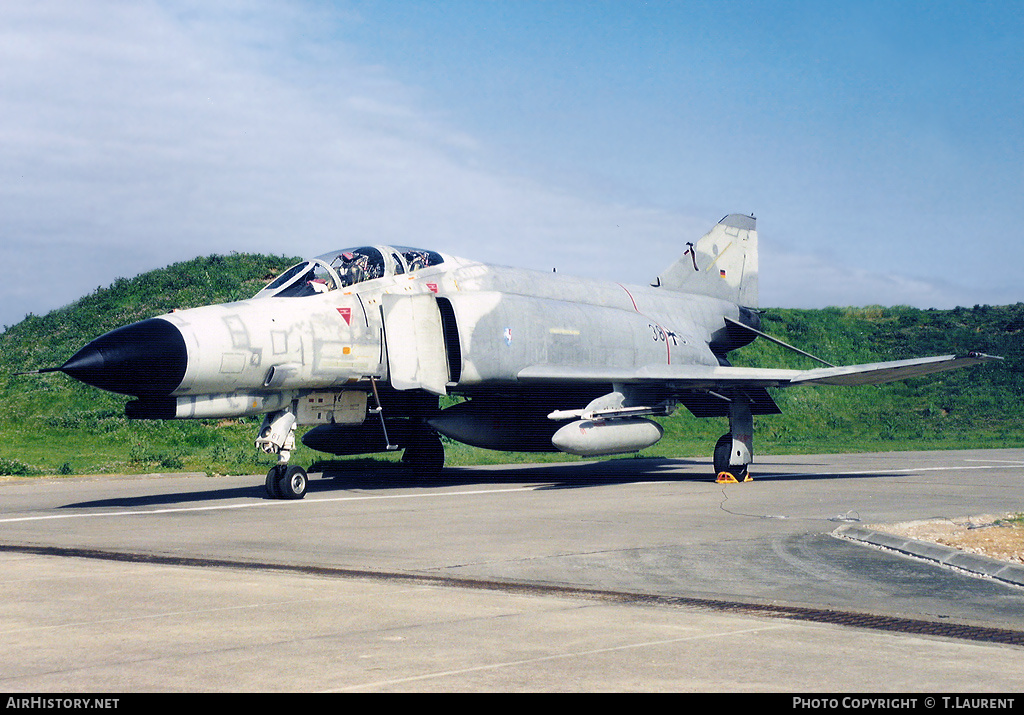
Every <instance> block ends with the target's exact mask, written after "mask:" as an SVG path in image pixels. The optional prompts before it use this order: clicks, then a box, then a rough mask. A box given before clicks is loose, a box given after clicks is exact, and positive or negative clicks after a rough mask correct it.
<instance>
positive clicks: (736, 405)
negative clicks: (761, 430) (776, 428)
mask: <svg viewBox="0 0 1024 715" xmlns="http://www.w3.org/2000/svg"><path fill="white" fill-rule="evenodd" d="M753 459H754V417H753V415H752V414H751V412H750V404H749V403H748V402H746V401H744V400H742V399H740V398H737V399H734V400H733V401H732V402H730V403H729V434H723V435H722V436H721V437H720V438H719V439H718V443H717V444H716V445H715V456H714V463H715V481H717V482H718V483H719V484H735V483H737V482H752V481H753V478H752V477H751V476H750V473H749V471H748V468H749V466H750V463H751V462H752V461H753Z"/></svg>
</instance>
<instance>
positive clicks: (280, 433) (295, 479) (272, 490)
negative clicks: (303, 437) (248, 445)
mask: <svg viewBox="0 0 1024 715" xmlns="http://www.w3.org/2000/svg"><path fill="white" fill-rule="evenodd" d="M256 447H258V448H259V449H261V450H263V451H264V452H266V453H267V454H276V455H277V464H275V465H274V466H273V467H271V469H270V471H269V472H267V480H266V482H265V486H266V489H267V496H269V497H270V498H271V499H301V498H302V497H304V496H306V489H307V488H308V487H309V477H308V476H307V474H306V470H305V469H303V468H302V467H300V466H298V465H296V464H291V465H289V464H288V459H289V457H291V453H292V450H293V449H294V448H295V414H294V413H293V412H292V411H291V410H281V411H279V412H273V413H271V414H268V415H267V416H266V417H264V418H263V424H262V425H261V426H260V432H259V436H258V437H257V438H256Z"/></svg>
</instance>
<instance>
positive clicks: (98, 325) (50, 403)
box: [0, 254, 1024, 474]
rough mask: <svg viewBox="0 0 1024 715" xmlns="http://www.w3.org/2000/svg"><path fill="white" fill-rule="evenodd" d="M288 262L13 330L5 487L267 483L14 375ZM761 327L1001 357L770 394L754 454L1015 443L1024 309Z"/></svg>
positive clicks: (142, 291)
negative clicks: (175, 475)
mask: <svg viewBox="0 0 1024 715" xmlns="http://www.w3.org/2000/svg"><path fill="white" fill-rule="evenodd" d="M296 260H297V259H294V258H286V257H270V256H259V255H246V254H236V255H230V256H210V257H206V258H197V259H195V260H192V261H188V262H185V263H179V264H175V265H173V266H170V267H168V268H164V269H160V270H157V271H152V272H149V273H146V274H143V275H141V276H138V277H136V278H133V279H130V280H129V279H118V280H117V281H115V282H114V284H113V285H111V286H109V287H107V288H99V289H97V290H96V291H95V292H93V293H92V294H90V295H88V296H85V297H84V298H82V299H80V300H79V301H77V302H76V303H74V304H72V305H69V306H67V307H65V308H62V309H60V310H56V311H53V312H51V313H49V314H47V315H45V316H29V317H28V318H26V319H25V320H24V321H22V322H21V323H19V324H18V325H15V326H12V327H10V328H8V329H7V330H6V331H5V332H3V333H2V334H0V474H85V473H102V472H122V473H124V472H127V473H131V472H151V471H166V470H188V471H202V472H208V473H219V474H226V473H258V472H261V471H265V470H266V469H267V467H268V466H269V463H270V461H272V460H271V459H270V458H269V457H266V456H265V455H261V454H260V453H258V452H257V451H256V450H255V448H254V447H253V444H252V440H253V437H254V435H255V430H256V428H257V426H258V423H259V420H258V419H255V418H251V419H243V420H220V421H180V422H176V421H170V422H156V421H139V422H129V421H128V420H126V419H125V418H124V414H123V409H124V403H125V402H126V401H127V398H124V397H120V396H117V395H111V394H109V393H105V392H102V391H100V390H97V389H94V388H90V387H87V386H85V385H82V384H80V383H78V382H76V381H74V380H71V379H70V378H68V377H66V376H64V375H61V374H51V375H23V376H18V375H15V374H14V373H16V372H19V371H24V370H30V369H36V368H42V367H51V366H56V365H60V364H62V363H63V362H64V361H65V360H66V359H67V358H68V357H70V356H71V355H72V354H74V352H76V351H77V350H78V349H79V348H80V347H82V346H83V345H85V344H86V343H87V342H89V341H90V340H92V339H93V338H95V337H97V336H99V335H101V334H103V333H104V332H107V331H109V330H112V329H114V328H116V327H119V326H121V325H125V324H127V323H130V322H133V321H136V320H142V319H144V318H148V317H153V316H155V315H159V314H162V313H166V312H168V311H170V310H172V309H174V308H190V307H195V306H199V305H205V304H208V303H215V302H224V301H230V300H240V299H244V298H248V297H251V296H252V295H254V294H255V293H257V292H258V291H259V289H260V288H262V287H263V286H264V285H265V284H266V283H267V282H268V281H269V280H271V279H272V278H273V276H275V275H276V274H278V273H279V272H280V271H281V270H282V269H283V268H285V267H287V266H288V265H291V264H292V263H294V262H295V261H296ZM763 318H764V326H763V330H764V331H765V332H767V333H769V334H770V335H774V336H776V337H778V338H780V339H782V340H784V341H786V342H788V343H790V344H792V345H796V346H797V347H800V348H802V349H804V350H807V351H808V352H811V353H814V354H815V355H818V356H820V357H822V358H823V359H825V360H828V361H829V362H832V363H835V364H852V363H863V362H877V361H882V360H896V359H902V358H909V357H917V356H925V355H942V354H949V353H964V352H967V351H970V350H979V351H981V352H986V353H990V354H993V355H1002V356H1004V357H1005V358H1006V360H1005V361H1004V362H1002V363H1000V364H998V365H985V366H978V367H974V368H967V369H963V370H956V371H952V372H948V373H941V374H938V375H934V376H931V377H923V378H915V379H913V380H908V381H904V382H896V383H891V384H888V385H880V386H868V387H853V388H850V387H845V388H844V387H829V386H801V387H795V388H789V389H787V390H777V391H775V398H776V400H777V402H778V403H779V406H780V407H781V408H782V410H783V414H782V415H775V416H769V417H760V418H755V429H756V434H755V448H756V450H757V452H758V453H759V454H770V453H775V454H779V453H814V452H830V451H864V450H882V451H885V450H899V449H952V448H968V447H1005V446H1016V447H1019V446H1021V445H1024V407H1022V402H1024V341H1022V331H1024V303H1017V304H1015V305H1011V306H987V305H986V306H974V307H973V308H955V309H953V310H918V309H914V308H907V307H895V308H882V307H869V308H826V309H823V310H790V309H767V310H766V312H765V314H764V316H763ZM730 357H731V358H732V360H733V363H734V364H736V365H750V366H760V367H801V368H803V367H813V366H815V365H816V363H812V362H811V361H810V360H808V359H807V358H804V357H801V356H799V355H795V354H793V353H791V352H789V351H787V350H785V349H783V348H781V347H779V346H776V345H773V344H771V343H768V342H767V341H763V340H758V341H755V342H754V343H753V344H752V345H750V346H747V347H745V348H742V349H741V350H738V351H735V352H734V353H732V354H731V356H730ZM661 422H662V425H663V426H664V427H665V438H664V439H663V440H662V441H661V442H660V443H658V444H657V445H655V446H654V447H652V448H650V449H648V450H644V452H643V453H642V454H643V455H644V456H673V457H675V456H687V457H700V458H708V457H709V455H710V453H711V449H712V447H713V446H714V442H715V440H716V439H717V438H718V436H719V435H720V434H722V433H723V432H725V431H727V423H726V420H724V419H708V420H697V419H695V418H693V417H692V416H690V415H689V413H688V412H687V411H686V410H685V409H681V410H680V411H678V412H677V413H676V414H675V415H673V416H672V417H669V418H666V419H664V420H662V421H661ZM447 449H448V463H449V464H472V463H485V462H501V461H509V460H521V459H523V457H522V456H521V455H510V454H507V453H496V452H488V451H486V450H478V449H473V448H470V447H466V446H464V445H458V444H453V443H449V444H447ZM322 456H323V455H317V454H316V453H313V452H311V451H309V450H308V449H306V448H305V447H301V446H300V447H299V448H298V449H297V450H296V452H295V456H294V461H295V462H296V463H300V464H308V463H310V462H312V461H315V460H316V459H317V458H318V457H322ZM527 458H528V459H530V460H536V459H538V458H552V459H574V458H572V457H568V456H566V455H552V456H550V457H543V456H542V455H528V457H527Z"/></svg>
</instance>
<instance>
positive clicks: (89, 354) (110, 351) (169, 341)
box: [60, 318, 188, 397]
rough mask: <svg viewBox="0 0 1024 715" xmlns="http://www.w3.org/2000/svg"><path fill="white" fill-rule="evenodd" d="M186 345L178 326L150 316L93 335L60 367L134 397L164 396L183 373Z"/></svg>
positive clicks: (71, 373)
mask: <svg viewBox="0 0 1024 715" xmlns="http://www.w3.org/2000/svg"><path fill="white" fill-rule="evenodd" d="M187 366H188V350H187V349H186V347H185V338H184V337H182V335H181V331H180V330H178V329H177V328H176V327H174V326H173V325H171V324H170V323H169V322H167V321H166V320H161V319H160V318H152V319H150V320H143V321H142V322H140V323H132V324H131V325H126V326H125V327H123V328H118V329H117V330H112V331H110V332H109V333H107V334H106V335H101V336H100V337H98V338H96V339H95V340H93V341H92V342H91V343H89V344H88V345H86V346H85V347H84V348H82V349H81V350H79V351H78V352H77V353H75V354H74V356H72V358H71V359H70V360H68V361H67V362H66V363H64V364H63V365H62V366H61V367H60V371H61V372H63V373H65V374H67V375H70V376H71V377H73V378H75V379H76V380H81V381H82V382H84V383H86V384H87V385H92V386H93V387H98V388H100V389H102V390H109V391H110V392H118V393H121V394H123V395H134V396H135V397H166V396H167V395H170V394H171V393H172V392H174V391H175V390H176V389H177V388H178V385H180V384H181V380H182V378H184V377H185V368H186V367H187Z"/></svg>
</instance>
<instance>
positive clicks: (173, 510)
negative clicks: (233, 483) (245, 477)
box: [0, 485, 542, 524]
mask: <svg viewBox="0 0 1024 715" xmlns="http://www.w3.org/2000/svg"><path fill="white" fill-rule="evenodd" d="M541 488H542V485H541V486H530V487H514V488H510V489H472V490H466V491H459V492H421V493H415V494H363V495H350V496H344V497H325V498H323V499H316V498H313V499H311V498H309V497H308V496H307V497H306V498H305V499H296V500H290V499H273V500H262V501H258V502H245V503H243V504H217V505H214V506H188V507H170V508H166V509H131V510H124V511H103V512H89V513H76V514H40V515H37V516H14V517H9V518H6V519H0V524H11V523H14V522H19V521H46V520H49V519H91V518H98V517H109V516H140V515H146V514H180V513H184V512H197V511H222V510H226V509H251V508H254V507H268V506H286V505H289V504H293V505H298V504H322V503H327V502H344V501H371V500H377V499H425V498H438V497H456V496H475V495H480V494H502V493H508V492H532V491H536V490H537V489H541Z"/></svg>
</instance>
